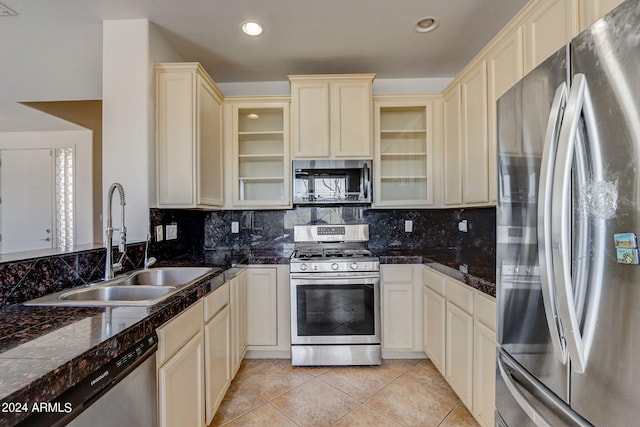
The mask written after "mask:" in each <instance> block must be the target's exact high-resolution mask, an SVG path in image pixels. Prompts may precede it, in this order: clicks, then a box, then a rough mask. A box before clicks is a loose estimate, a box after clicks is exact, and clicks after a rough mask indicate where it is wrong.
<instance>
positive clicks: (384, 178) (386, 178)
mask: <svg viewBox="0 0 640 427" xmlns="http://www.w3.org/2000/svg"><path fill="white" fill-rule="evenodd" d="M401 179H428V177H427V176H424V175H389V176H381V177H380V180H382V181H397V180H401Z"/></svg>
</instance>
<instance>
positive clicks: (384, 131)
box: [380, 129, 427, 135]
mask: <svg viewBox="0 0 640 427" xmlns="http://www.w3.org/2000/svg"><path fill="white" fill-rule="evenodd" d="M380 133H381V134H382V135H386V134H393V133H398V134H405V133H407V134H411V133H422V134H424V133H427V130H426V129H381V130H380Z"/></svg>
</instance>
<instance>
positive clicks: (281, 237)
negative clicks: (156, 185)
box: [0, 206, 496, 307]
mask: <svg viewBox="0 0 640 427" xmlns="http://www.w3.org/2000/svg"><path fill="white" fill-rule="evenodd" d="M463 219H466V220H467V221H468V228H469V231H468V233H462V232H459V231H458V222H459V221H461V220H463ZM405 220H411V221H413V232H411V233H407V232H405V231H404V222H405ZM495 221H496V220H495V208H481V209H429V210H426V209H425V210H404V209H403V210H377V209H368V208H366V207H351V206H350V207H326V208H316V207H297V208H295V209H291V210H277V211H216V212H204V211H195V210H160V209H151V210H150V213H149V222H150V224H151V229H152V230H153V229H154V226H156V225H167V224H177V226H178V238H177V239H176V240H170V241H167V240H164V241H162V242H157V243H155V242H154V243H152V244H151V245H150V248H149V255H150V256H155V257H156V258H158V260H166V259H172V258H175V257H178V256H180V255H183V254H187V253H193V252H201V251H202V250H203V249H204V250H215V249H237V250H240V249H242V250H246V249H278V250H287V249H291V248H292V247H293V226H294V225H296V224H343V223H367V224H369V226H370V227H369V233H370V241H369V247H370V248H371V249H373V250H383V249H385V250H386V249H440V248H453V249H456V250H459V251H462V252H465V251H472V252H475V253H481V254H482V255H483V256H484V257H485V258H487V259H493V260H494V262H495ZM232 222H238V224H239V232H238V233H232V232H231V223H232ZM144 247H145V244H144V243H136V244H130V245H128V247H127V256H126V258H125V260H124V266H125V271H130V270H135V269H138V268H142V267H143V265H144ZM104 256H105V251H104V249H93V250H86V251H79V252H72V253H67V254H60V255H54V256H48V257H40V258H32V259H25V260H20V261H12V262H4V263H2V262H0V307H2V306H7V305H11V304H17V303H21V302H24V301H27V300H30V299H33V298H37V297H40V296H42V295H45V294H48V293H52V292H57V291H60V290H63V289H66V288H70V287H73V286H78V285H82V284H86V283H90V282H92V281H96V280H99V279H100V278H102V277H103V276H104ZM118 256H119V254H117V248H116V249H115V250H114V258H115V259H118V258H117V257H118Z"/></svg>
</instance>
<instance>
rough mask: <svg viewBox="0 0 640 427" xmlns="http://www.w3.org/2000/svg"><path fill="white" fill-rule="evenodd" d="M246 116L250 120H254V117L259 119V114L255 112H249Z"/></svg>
mask: <svg viewBox="0 0 640 427" xmlns="http://www.w3.org/2000/svg"><path fill="white" fill-rule="evenodd" d="M247 118H248V119H251V120H256V119H259V118H260V116H259V115H258V114H256V113H249V114H247Z"/></svg>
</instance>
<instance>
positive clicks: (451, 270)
mask: <svg viewBox="0 0 640 427" xmlns="http://www.w3.org/2000/svg"><path fill="white" fill-rule="evenodd" d="M375 254H376V255H377V256H378V257H379V258H380V263H381V264H425V265H427V266H429V267H431V268H433V269H434V270H437V271H439V272H441V273H443V274H446V275H447V276H449V277H451V278H453V279H456V280H459V281H461V282H464V283H466V284H467V285H469V286H471V287H473V288H476V289H478V290H480V291H482V292H484V293H486V294H488V295H491V296H493V297H495V296H496V268H495V260H494V259H489V258H487V257H485V256H483V255H482V254H475V255H474V254H471V255H470V254H468V253H465V254H464V255H463V254H461V253H460V251H457V250H455V249H448V248H444V249H408V250H390V251H375ZM463 264H464V265H466V266H467V270H468V273H466V274H465V273H462V272H461V271H460V266H461V265H463Z"/></svg>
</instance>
